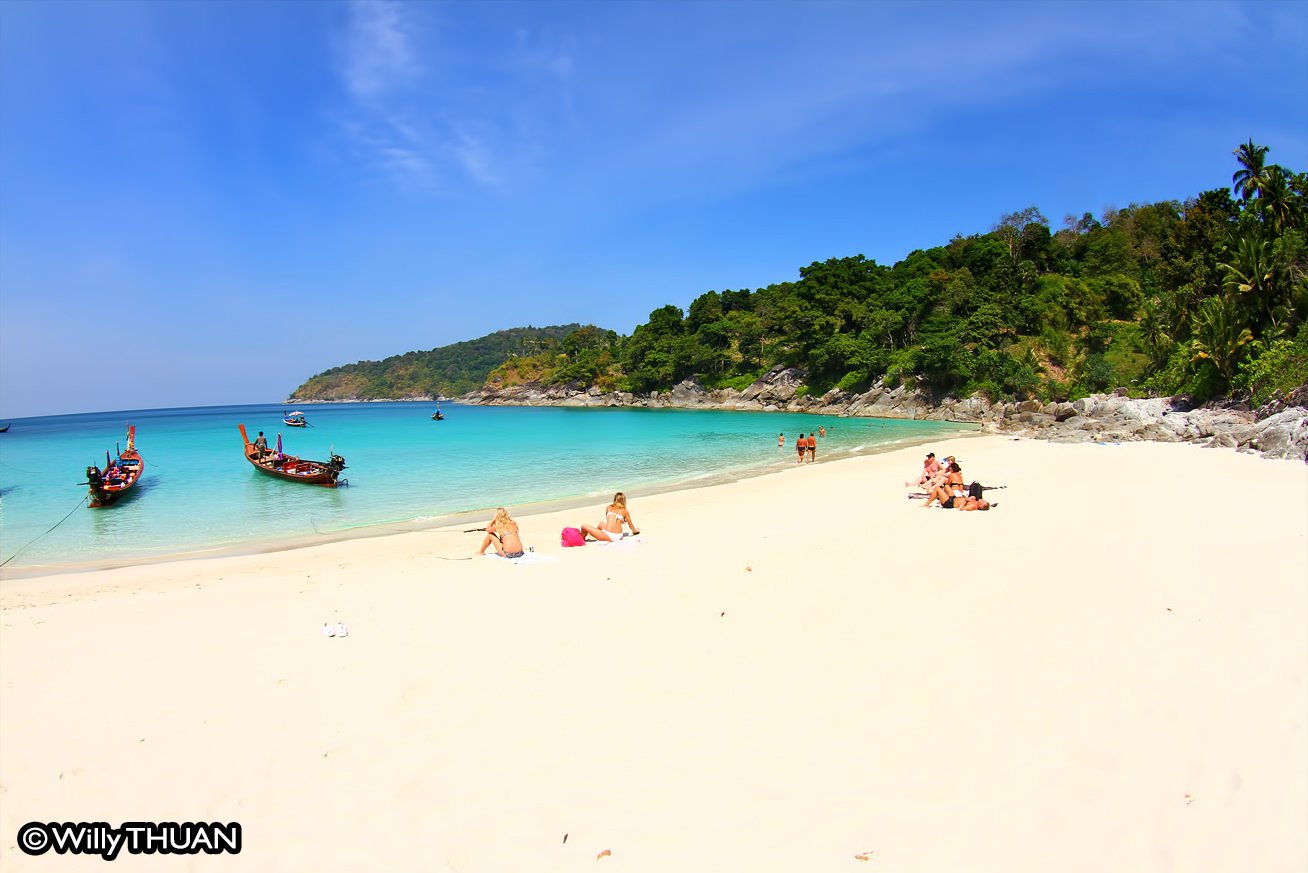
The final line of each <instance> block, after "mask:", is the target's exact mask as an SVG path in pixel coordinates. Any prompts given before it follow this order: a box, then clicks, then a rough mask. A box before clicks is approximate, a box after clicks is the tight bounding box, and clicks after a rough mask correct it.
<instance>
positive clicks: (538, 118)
mask: <svg viewBox="0 0 1308 873" xmlns="http://www.w3.org/2000/svg"><path fill="white" fill-rule="evenodd" d="M350 13H351V14H350V17H349V20H348V24H347V30H346V33H345V34H344V37H343V39H341V41H340V49H341V50H340V54H339V66H338V75H339V77H340V80H341V83H342V87H343V92H344V96H345V97H346V100H347V103H346V109H345V112H344V119H345V123H344V129H345V132H346V135H347V136H348V137H349V140H350V143H351V145H352V148H353V150H354V152H355V154H356V155H359V156H361V157H363V158H365V159H366V160H367V161H368V162H369V163H370V164H371V166H372V167H373V168H374V169H375V170H377V171H378V172H379V173H380V174H381V175H382V176H384V177H385V178H387V179H389V180H390V181H391V182H392V183H393V184H395V185H396V186H397V187H398V188H400V189H401V190H404V191H406V192H408V193H418V194H433V193H449V192H451V191H453V190H454V189H456V188H458V187H459V186H461V185H463V184H465V183H471V184H472V185H474V186H476V187H478V188H481V189H487V188H489V189H502V188H504V186H506V185H508V184H509V183H510V181H512V180H514V179H515V178H517V177H521V176H523V175H525V174H530V173H531V172H533V168H534V165H535V161H536V160H537V158H538V156H539V155H540V154H541V152H542V149H543V148H545V146H543V145H542V144H543V143H547V142H549V140H550V138H551V136H552V133H551V130H552V128H553V127H554V125H555V123H556V119H557V118H558V117H564V118H566V117H568V115H569V113H570V109H569V107H568V103H567V98H568V92H567V86H568V82H569V80H570V79H571V78H572V76H573V70H574V61H573V56H572V54H571V53H570V51H568V50H567V49H566V47H565V46H566V43H567V40H566V39H565V38H564V37H561V36H559V35H557V34H555V33H552V32H550V31H549V30H548V29H545V30H541V29H536V30H533V29H532V28H529V27H518V28H509V27H506V28H503V29H502V30H498V29H496V28H490V29H486V28H485V27H484V25H483V26H482V27H478V26H476V24H473V23H470V22H469V21H468V19H469V18H470V17H471V18H473V19H475V18H476V15H475V14H473V15H469V13H470V8H457V7H456V8H454V9H453V10H451V9H450V8H448V7H437V6H434V5H432V4H417V3H399V2H394V0H355V2H354V3H353V4H352V5H351V6H350ZM437 23H439V24H440V25H441V26H440V27H439V28H438V27H437V26H436V25H437Z"/></svg>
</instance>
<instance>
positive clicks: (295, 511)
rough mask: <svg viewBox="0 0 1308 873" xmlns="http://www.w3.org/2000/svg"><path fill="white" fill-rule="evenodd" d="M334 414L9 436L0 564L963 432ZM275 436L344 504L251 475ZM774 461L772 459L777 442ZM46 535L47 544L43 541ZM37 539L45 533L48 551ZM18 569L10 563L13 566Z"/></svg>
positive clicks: (111, 425)
mask: <svg viewBox="0 0 1308 873" xmlns="http://www.w3.org/2000/svg"><path fill="white" fill-rule="evenodd" d="M441 406H442V410H443V411H444V412H445V413H446V419H445V420H444V421H432V419H431V413H432V411H433V409H434V406H433V405H432V404H429V403H348V404H331V405H315V406H307V407H302V410H303V411H304V412H305V414H306V415H307V417H308V420H309V422H310V424H311V427H308V428H288V427H285V426H284V425H283V424H282V413H283V411H285V410H286V409H287V407H284V406H280V405H278V406H274V405H267V404H264V405H253V406H210V407H200V408H191V409H148V410H137V411H130V412H103V413H91V414H83V415H61V416H48V417H42V418H27V419H15V420H13V421H12V422H11V427H10V429H9V432H8V433H5V434H0V561H6V560H7V561H8V563H7V564H5V569H6V570H18V571H27V572H33V571H35V572H40V571H42V570H44V569H48V568H56V567H58V568H62V567H69V566H109V565H116V564H123V563H131V562H135V561H142V560H150V559H158V558H162V557H165V556H169V555H175V554H178V553H192V552H204V553H208V552H214V551H226V550H231V551H244V550H253V549H260V548H275V547H278V546H282V545H286V544H289V543H293V542H301V541H313V540H316V539H322V538H327V537H337V538H339V537H341V536H343V535H350V534H352V533H353V534H357V533H360V532H364V531H363V529H380V530H385V529H388V528H391V527H397V526H399V525H408V526H412V525H414V524H417V525H420V526H428V525H430V526H434V525H435V524H436V523H438V522H448V521H452V520H455V519H457V517H458V516H459V514H461V513H468V512H472V513H475V516H474V517H475V519H476V521H477V523H478V524H480V523H481V522H482V521H483V520H484V519H483V518H482V517H483V516H486V515H488V514H489V513H488V510H490V509H493V508H494V507H495V506H500V505H503V506H508V507H510V508H511V509H512V511H513V512H515V514H523V513H524V512H526V511H527V510H528V508H529V506H530V505H535V504H548V503H557V504H562V505H568V504H576V505H583V504H592V503H594V504H602V503H604V502H606V501H607V500H608V499H609V498H610V497H611V496H612V494H613V492H614V491H615V490H623V491H626V492H627V494H628V496H629V497H631V498H632V499H634V500H639V497H640V495H641V494H642V493H645V494H648V493H650V492H652V491H655V490H665V489H667V488H670V487H676V486H685V485H695V484H708V483H711V482H714V481H719V480H722V479H729V478H738V477H741V476H748V475H756V474H758V473H763V472H768V471H771V470H778V469H782V468H784V467H785V466H786V465H794V463H795V457H794V450H793V446H794V437H795V435H796V434H798V433H799V432H800V431H803V432H805V433H807V432H809V431H816V430H817V429H818V427H819V426H822V425H825V426H826V427H827V429H828V436H827V438H826V439H824V440H821V441H820V442H819V447H818V453H817V458H818V462H819V463H821V462H823V461H826V460H830V459H831V458H833V457H839V456H842V455H850V454H856V453H860V452H869V451H878V450H884V449H886V448H890V447H894V446H899V445H906V444H911V443H923V442H929V441H930V440H932V439H936V438H941V437H945V436H948V435H952V434H957V433H960V432H963V431H968V430H974V429H975V428H974V427H969V426H967V425H957V424H949V423H943V422H924V421H896V420H887V419H869V418H836V417H832V416H818V415H795V414H788V413H765V412H724V411H702V410H650V409H564V408H557V407H499V406H464V405H461V404H456V403H443V404H442V405H441ZM241 423H243V424H245V426H246V429H247V431H248V432H249V434H250V438H251V439H253V438H254V436H255V433H256V432H258V431H260V430H262V431H264V432H265V434H266V435H267V436H268V438H269V442H270V443H271V444H274V445H275V444H276V440H277V434H278V433H279V432H280V433H281V434H282V438H283V444H284V449H285V451H286V452H287V453H290V454H295V455H299V456H301V457H305V458H313V459H317V460H325V459H326V458H327V456H328V453H329V451H332V450H334V451H335V452H336V453H337V454H340V455H343V456H344V457H345V461H346V464H347V465H348V469H346V471H345V473H344V474H343V477H344V478H345V479H347V480H348V482H349V486H348V487H338V488H322V487H315V486H308V485H300V484H297V483H293V482H284V481H280V480H276V479H272V478H270V477H268V476H264V475H261V474H260V473H258V472H257V471H255V470H254V469H253V468H252V467H251V466H250V465H249V464H248V463H246V461H245V460H244V458H243V457H242V454H241V438H240V434H239V432H238V431H237V427H236V426H237V425H238V424H241ZM128 424H134V425H136V447H137V449H138V451H140V453H141V455H142V457H143V458H144V459H145V463H146V471H145V476H144V478H143V479H142V480H141V484H140V485H138V486H137V487H136V489H134V493H133V494H132V495H131V496H130V497H128V498H127V499H125V500H123V501H120V502H119V503H117V504H115V505H114V506H111V507H108V508H103V509H88V508H86V507H85V506H79V503H80V502H82V500H83V498H84V497H85V494H86V488H85V486H84V485H81V484H79V483H82V482H84V480H85V475H84V473H85V469H86V467H87V466H88V465H90V464H97V465H100V466H103V464H104V456H105V450H106V449H108V450H110V451H113V450H114V449H115V443H119V444H125V443H126V432H127V425H128ZM779 432H782V433H785V434H786V437H787V438H786V448H785V449H784V450H779V449H778V448H777V434H778V433H779ZM52 527H53V530H51V528H52ZM47 531H48V533H47ZM15 555H16V556H15Z"/></svg>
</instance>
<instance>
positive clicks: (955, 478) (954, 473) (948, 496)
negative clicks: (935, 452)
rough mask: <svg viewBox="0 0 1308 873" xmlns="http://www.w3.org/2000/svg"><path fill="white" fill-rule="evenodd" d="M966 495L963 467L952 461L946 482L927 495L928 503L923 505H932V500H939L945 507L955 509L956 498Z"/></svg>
mask: <svg viewBox="0 0 1308 873" xmlns="http://www.w3.org/2000/svg"><path fill="white" fill-rule="evenodd" d="M966 496H967V489H966V488H964V487H963V468H962V467H960V466H958V464H957V463H956V462H954V461H950V462H949V473H948V475H947V476H946V477H945V484H943V485H941V486H940V487H939V488H937V489H936V490H934V491H932V492H931V494H930V496H929V497H927V501H926V503H924V504H922V506H923V507H924V508H925V507H927V506H930V505H931V501H933V500H938V501H940V505H941V506H942V507H944V508H945V509H953V508H954V499H955V498H958V497H966Z"/></svg>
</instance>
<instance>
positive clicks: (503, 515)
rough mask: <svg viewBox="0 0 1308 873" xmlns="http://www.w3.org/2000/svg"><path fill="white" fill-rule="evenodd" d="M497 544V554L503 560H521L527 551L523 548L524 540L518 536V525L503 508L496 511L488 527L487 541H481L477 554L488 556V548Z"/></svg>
mask: <svg viewBox="0 0 1308 873" xmlns="http://www.w3.org/2000/svg"><path fill="white" fill-rule="evenodd" d="M491 543H494V544H495V554H497V555H499V556H500V557H501V558H521V557H522V553H523V552H524V551H526V550H525V549H524V548H523V547H522V538H521V537H519V536H518V523H517V522H516V521H514V520H513V519H511V518H509V511H508V510H507V509H505V508H504V507H503V506H501V507H500V508H499V509H496V510H495V517H494V518H492V519H491V520H490V524H488V525H486V539H484V540H482V541H481V548H480V549H478V550H477V554H479V555H484V554H486V547H487V546H489V545H490V544H491Z"/></svg>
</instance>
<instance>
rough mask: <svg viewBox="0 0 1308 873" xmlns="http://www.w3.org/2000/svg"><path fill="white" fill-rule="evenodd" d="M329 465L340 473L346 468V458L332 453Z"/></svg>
mask: <svg viewBox="0 0 1308 873" xmlns="http://www.w3.org/2000/svg"><path fill="white" fill-rule="evenodd" d="M327 466H329V467H331V468H332V469H333V470H335V471H336V472H338V473H339V472H340V471H341V470H344V469H345V459H344V458H342V457H341V456H340V455H332V458H331V461H330V462H329V463H328V464H327Z"/></svg>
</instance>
